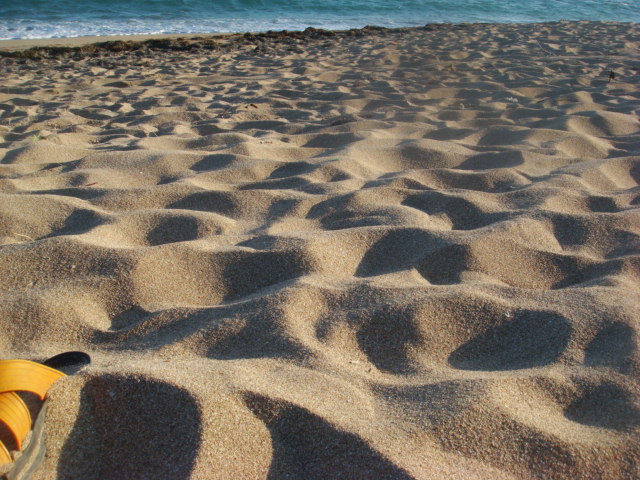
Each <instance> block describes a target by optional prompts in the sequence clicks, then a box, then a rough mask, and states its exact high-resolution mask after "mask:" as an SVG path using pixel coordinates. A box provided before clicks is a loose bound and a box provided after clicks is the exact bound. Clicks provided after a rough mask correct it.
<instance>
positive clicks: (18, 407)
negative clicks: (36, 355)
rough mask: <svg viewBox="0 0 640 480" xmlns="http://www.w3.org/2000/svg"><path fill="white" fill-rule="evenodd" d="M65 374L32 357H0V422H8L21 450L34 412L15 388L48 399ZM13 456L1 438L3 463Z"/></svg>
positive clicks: (0, 445)
mask: <svg viewBox="0 0 640 480" xmlns="http://www.w3.org/2000/svg"><path fill="white" fill-rule="evenodd" d="M64 376H65V375H64V373H62V372H61V371H59V370H56V369H54V368H51V367H47V366H46V365H42V364H40V363H35V362H30V361H29V360H0V421H2V422H3V423H5V424H6V425H7V427H8V428H9V430H10V431H11V434H12V435H13V437H14V438H15V442H16V446H17V447H18V449H21V448H22V442H23V440H24V439H25V437H26V436H27V434H28V433H29V429H30V428H31V415H30V414H29V409H28V408H27V406H26V405H25V404H24V402H23V401H22V399H21V398H20V397H19V396H18V395H16V394H15V393H14V391H23V392H31V393H35V394H36V395H38V397H40V400H44V397H45V395H46V394H47V391H49V388H51V385H53V383H54V382H55V381H56V380H58V379H59V378H60V377H64ZM12 461H13V459H12V458H11V454H10V453H9V451H8V450H7V447H6V446H5V445H4V444H3V443H2V442H1V441H0V466H2V465H5V464H7V463H11V462H12Z"/></svg>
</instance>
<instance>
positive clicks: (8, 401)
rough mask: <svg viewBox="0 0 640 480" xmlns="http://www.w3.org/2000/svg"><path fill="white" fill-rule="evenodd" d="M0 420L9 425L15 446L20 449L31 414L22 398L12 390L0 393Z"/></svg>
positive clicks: (29, 423)
mask: <svg viewBox="0 0 640 480" xmlns="http://www.w3.org/2000/svg"><path fill="white" fill-rule="evenodd" d="M0 421H2V422H4V423H5V424H6V425H7V427H9V430H10V431H11V433H12V434H13V437H14V439H15V441H16V446H17V447H18V449H21V448H22V441H23V440H24V439H25V437H26V436H27V433H29V429H30V428H31V415H30V414H29V409H28V408H27V406H26V405H25V404H24V402H23V401H22V399H21V398H20V397H19V396H18V395H16V394H15V393H13V392H7V393H0Z"/></svg>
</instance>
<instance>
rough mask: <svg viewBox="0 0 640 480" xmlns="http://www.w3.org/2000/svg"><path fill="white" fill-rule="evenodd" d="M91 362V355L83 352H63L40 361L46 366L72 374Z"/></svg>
mask: <svg viewBox="0 0 640 480" xmlns="http://www.w3.org/2000/svg"><path fill="white" fill-rule="evenodd" d="M90 363H91V357H90V356H89V354H88V353H84V352H65V353H60V354H59V355H56V356H54V357H51V358H49V359H48V360H45V361H44V362H42V364H43V365H46V366H47V367H51V368H55V369H56V370H60V371H61V372H62V373H65V374H67V375H73V374H74V373H76V372H77V371H78V370H80V369H81V368H82V367H84V366H85V365H89V364H90Z"/></svg>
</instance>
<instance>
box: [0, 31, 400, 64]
mask: <svg viewBox="0 0 640 480" xmlns="http://www.w3.org/2000/svg"><path fill="white" fill-rule="evenodd" d="M389 30H390V29H386V28H383V27H374V26H367V27H364V28H360V29H352V30H345V31H331V30H322V29H316V28H313V27H309V28H307V29H305V30H303V31H295V32H290V31H287V30H282V31H279V32H274V31H268V32H263V33H245V34H227V35H214V36H194V37H189V38H187V37H178V38H159V39H148V40H142V41H134V40H131V41H128V40H115V41H108V42H99V43H92V44H89V45H82V46H77V47H56V46H47V47H32V48H29V49H26V50H15V51H0V58H3V57H4V58H15V59H21V60H40V59H44V58H60V57H62V58H73V59H81V58H85V57H95V56H99V55H104V54H109V53H126V52H137V51H140V52H145V51H169V52H202V51H215V50H218V49H221V48H223V47H225V46H229V45H235V46H238V45H247V44H256V45H261V44H264V43H273V44H282V43H289V42H291V41H299V40H310V39H316V38H327V37H336V36H341V37H350V36H351V37H352V36H356V37H361V36H365V35H370V34H374V33H381V32H386V31H389ZM398 30H401V29H398Z"/></svg>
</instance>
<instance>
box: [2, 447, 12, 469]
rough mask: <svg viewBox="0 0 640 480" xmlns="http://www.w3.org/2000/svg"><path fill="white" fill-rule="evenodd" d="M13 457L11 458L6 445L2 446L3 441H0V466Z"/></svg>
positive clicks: (10, 460)
mask: <svg viewBox="0 0 640 480" xmlns="http://www.w3.org/2000/svg"><path fill="white" fill-rule="evenodd" d="M12 461H13V458H11V454H10V453H9V450H7V447H5V446H4V443H2V442H0V467H1V466H2V465H4V464H6V463H11V462H12Z"/></svg>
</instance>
